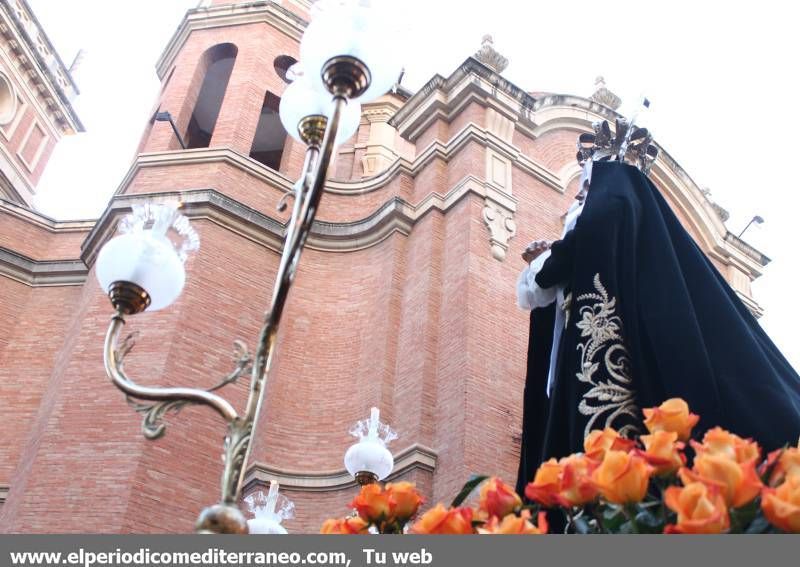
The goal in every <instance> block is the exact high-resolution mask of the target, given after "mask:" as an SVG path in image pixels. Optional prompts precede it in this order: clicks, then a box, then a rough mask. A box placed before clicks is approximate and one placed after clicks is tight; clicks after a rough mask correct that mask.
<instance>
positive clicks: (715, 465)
mask: <svg viewBox="0 0 800 567" xmlns="http://www.w3.org/2000/svg"><path fill="white" fill-rule="evenodd" d="M678 474H679V475H680V477H681V480H682V481H683V484H690V483H692V482H704V483H706V484H710V485H715V486H717V487H719V489H720V491H721V492H722V495H723V496H724V498H725V502H727V504H728V506H733V507H734V508H739V507H740V506H744V505H745V504H747V503H748V502H751V501H752V500H753V499H754V498H755V497H756V496H758V494H759V492H761V487H762V483H761V479H760V478H758V473H757V472H756V467H755V461H749V462H747V463H741V464H740V463H737V462H736V461H734V460H733V459H729V458H727V457H723V456H720V455H714V454H701V455H698V456H697V457H695V459H694V466H693V467H692V469H691V470H689V469H686V468H683V469H681V470H680V471H679V473H678Z"/></svg>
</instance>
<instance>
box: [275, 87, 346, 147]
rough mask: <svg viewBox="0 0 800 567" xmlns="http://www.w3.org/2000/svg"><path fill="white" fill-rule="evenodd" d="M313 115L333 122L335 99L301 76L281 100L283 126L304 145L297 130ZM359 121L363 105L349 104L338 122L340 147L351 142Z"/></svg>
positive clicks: (287, 89) (337, 137)
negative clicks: (303, 121)
mask: <svg viewBox="0 0 800 567" xmlns="http://www.w3.org/2000/svg"><path fill="white" fill-rule="evenodd" d="M313 115H319V116H327V117H328V119H329V120H330V117H331V115H333V98H332V97H331V94H330V93H329V92H328V91H327V90H325V89H324V88H323V87H322V86H321V82H320V84H318V85H316V87H315V85H314V84H313V83H312V81H310V80H309V79H308V78H307V77H306V76H305V75H299V74H298V75H297V78H296V79H295V80H294V81H293V82H292V83H290V84H289V86H287V87H286V90H285V91H284V92H283V96H282V97H281V106H280V117H281V123H282V124H283V127H284V128H285V129H286V131H287V132H288V133H289V135H290V136H292V137H293V138H294V139H295V140H298V141H301V142H302V141H303V140H302V139H301V138H300V133H299V131H298V126H299V124H300V122H301V121H302V120H303V119H304V118H306V117H307V116H313ZM360 121H361V105H360V104H359V103H358V102H357V101H355V100H350V101H348V102H347V105H346V106H345V107H344V110H343V111H342V115H341V118H340V119H339V129H338V130H337V131H336V141H335V143H336V144H337V145H339V144H341V143H343V142H346V141H347V140H348V139H350V138H351V137H352V136H353V134H355V133H356V131H357V130H358V124H359V122H360Z"/></svg>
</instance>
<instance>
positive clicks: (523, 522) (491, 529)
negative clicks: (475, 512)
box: [478, 510, 547, 535]
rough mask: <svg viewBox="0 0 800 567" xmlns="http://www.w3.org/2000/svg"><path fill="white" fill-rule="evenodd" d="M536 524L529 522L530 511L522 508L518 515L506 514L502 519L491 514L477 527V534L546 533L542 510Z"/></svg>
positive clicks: (545, 521) (544, 516) (545, 522)
mask: <svg viewBox="0 0 800 567" xmlns="http://www.w3.org/2000/svg"><path fill="white" fill-rule="evenodd" d="M536 523H537V524H538V525H537V526H534V525H533V524H532V523H531V511H530V510H523V511H522V513H521V514H520V515H519V516H516V515H514V514H508V515H507V516H505V517H504V518H503V520H502V521H500V520H498V519H497V516H492V518H491V520H489V522H488V523H487V524H486V525H485V526H483V527H482V528H478V533H479V534H496V535H515V534H524V535H541V534H546V533H547V515H546V514H545V513H544V512H539V517H538V519H537V522H536Z"/></svg>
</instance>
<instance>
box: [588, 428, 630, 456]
mask: <svg viewBox="0 0 800 567" xmlns="http://www.w3.org/2000/svg"><path fill="white" fill-rule="evenodd" d="M635 445H636V442H635V441H633V440H632V439H625V438H624V437H620V435H619V433H617V432H616V431H615V430H613V429H611V428H610V427H606V428H605V429H603V430H602V431H601V430H600V429H595V430H594V431H592V432H590V433H589V435H587V436H586V439H584V440H583V450H584V451H586V455H587V456H588V457H589V458H590V459H594V460H595V461H598V462H600V461H602V460H603V457H605V455H606V451H609V450H611V451H625V452H627V451H630V450H631V449H633V447H634V446H635Z"/></svg>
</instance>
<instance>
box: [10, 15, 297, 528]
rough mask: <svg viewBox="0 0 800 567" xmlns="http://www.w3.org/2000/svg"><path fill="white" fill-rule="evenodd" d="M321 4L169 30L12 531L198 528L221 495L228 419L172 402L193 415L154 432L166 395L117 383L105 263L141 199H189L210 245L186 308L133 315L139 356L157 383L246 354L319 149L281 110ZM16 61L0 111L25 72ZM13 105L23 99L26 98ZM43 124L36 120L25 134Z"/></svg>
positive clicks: (28, 443)
mask: <svg viewBox="0 0 800 567" xmlns="http://www.w3.org/2000/svg"><path fill="white" fill-rule="evenodd" d="M0 6H2V8H3V10H7V9H8V3H6V2H2V4H0ZM309 8H310V3H308V2H304V1H299V0H294V1H286V2H247V3H240V4H236V3H225V2H201V3H200V5H198V6H197V7H196V8H194V9H191V10H189V11H188V12H187V13H186V15H185V17H184V19H183V20H182V22H181V23H180V25H179V26H178V29H177V30H176V31H175V34H174V35H173V36H172V38H171V39H170V40H169V42H168V44H167V46H166V48H165V50H164V52H163V54H162V56H161V58H160V59H159V61H158V62H157V66H156V71H157V73H158V76H159V78H160V79H161V82H162V87H161V90H160V92H159V95H158V99H157V101H156V102H155V104H154V105H153V109H152V113H151V115H150V120H149V121H148V123H147V125H146V127H145V130H144V132H143V134H142V137H141V141H140V145H139V151H138V152H137V155H136V157H135V158H134V160H133V162H132V164H131V166H130V168H129V170H128V172H127V173H126V175H125V176H124V178H123V179H122V180H121V183H120V185H119V188H118V190H117V192H116V193H115V195H114V196H113V197H112V199H111V201H110V203H109V205H108V207H107V209H106V210H105V212H104V213H103V215H102V216H101V217H100V218H99V219H98V220H97V222H96V223H95V224H94V226H93V228H92V229H91V232H89V234H88V236H86V238H85V240H84V241H83V245H82V247H81V260H82V261H83V263H85V265H86V266H87V267H88V270H89V271H88V274H87V275H86V279H85V284H84V285H83V286H82V288H80V291H79V294H77V295H76V298H75V300H74V302H73V303H70V305H69V306H68V307H64V309H69V313H67V315H68V316H69V322H68V323H67V329H66V332H65V335H64V336H65V337H66V339H65V340H64V341H63V344H62V345H60V346H59V348H60V350H59V351H58V354H57V355H56V357H55V359H54V360H57V362H56V363H55V366H54V367H53V368H52V369H51V370H50V371H49V372H50V375H49V376H44V377H43V381H44V386H43V394H42V402H41V405H40V407H39V409H38V413H37V414H36V415H35V416H34V419H33V420H32V421H31V423H32V425H30V429H31V430H30V431H29V432H28V434H27V435H26V436H25V437H24V438H23V439H22V440H20V443H21V445H22V446H21V448H20V449H19V451H20V455H19V460H18V465H17V466H16V469H15V470H14V473H13V474H12V475H11V478H10V482H9V483H8V484H9V485H10V491H9V494H8V499H7V500H6V502H5V503H4V505H3V507H2V512H3V524H4V527H3V529H4V530H6V529H7V530H9V531H12V532H51V533H52V532H61V531H70V530H77V531H81V532H103V533H110V532H112V533H113V532H179V533H180V532H191V531H192V530H193V523H194V519H195V518H196V517H197V515H198V513H199V511H200V510H201V509H202V508H204V507H205V506H207V505H209V504H210V503H213V502H214V501H216V500H217V499H218V498H219V480H218V479H219V477H220V473H221V465H220V463H219V459H218V458H217V457H216V455H219V454H220V453H221V452H222V440H223V437H224V433H225V424H224V422H221V421H220V420H219V419H218V417H217V416H216V415H212V414H210V412H208V411H207V410H205V409H204V408H195V407H187V408H177V407H175V408H172V409H171V411H170V412H169V414H170V415H171V414H172V413H173V412H175V411H176V410H180V412H181V414H182V415H181V416H180V418H179V419H175V418H168V419H167V420H166V422H167V428H166V432H165V435H164V436H163V437H162V438H160V439H158V440H156V441H150V440H146V439H144V438H143V436H142V434H141V431H140V429H141V421H142V418H143V416H144V415H147V412H148V411H150V410H152V407H149V406H146V405H141V404H140V405H136V404H131V405H129V404H128V403H126V400H125V397H124V396H123V395H122V394H121V393H120V392H119V391H118V390H117V389H116V388H114V387H113V386H112V385H111V384H109V382H108V379H107V377H106V376H105V373H104V370H103V365H102V340H99V337H100V336H101V335H102V332H103V331H102V330H103V329H105V328H106V326H107V324H108V320H109V318H110V316H111V314H112V311H111V308H110V305H109V303H108V299H107V297H106V296H105V292H104V290H101V289H100V287H99V285H98V284H97V282H96V278H95V274H94V264H95V260H96V257H97V253H98V251H99V249H100V248H101V247H102V245H103V244H104V243H105V242H107V241H108V239H110V238H111V237H113V236H114V234H115V231H116V227H117V224H118V221H119V220H120V219H121V217H122V216H124V215H125V214H127V213H128V212H129V211H130V210H131V207H132V206H133V205H135V204H140V203H144V202H146V201H154V202H159V201H165V200H169V201H173V202H174V201H180V202H181V204H182V212H183V213H184V214H185V215H186V216H188V217H189V218H190V219H191V221H192V225H193V226H194V227H195V229H196V230H197V232H198V234H199V236H200V241H201V251H202V254H198V255H197V256H196V257H195V258H193V259H191V260H190V261H188V262H187V264H186V271H187V284H186V286H185V287H184V290H183V294H182V296H181V298H180V299H179V300H178V301H177V302H176V303H175V304H174V305H172V306H171V307H170V309H168V310H164V311H158V312H153V313H150V312H147V313H143V314H141V315H139V316H137V317H136V318H133V319H132V320H131V321H129V324H128V328H127V329H126V331H125V332H126V333H127V332H134V333H136V334H138V338H137V340H136V345H135V347H134V348H133V351H132V353H131V355H130V358H129V361H128V360H127V359H126V370H127V371H128V372H129V374H130V375H131V376H132V377H135V379H136V380H137V381H140V382H141V383H143V384H158V385H178V384H181V385H189V386H195V387H205V388H210V387H212V386H213V385H214V383H215V382H216V381H217V378H218V377H219V378H222V377H224V376H226V375H227V374H228V373H229V372H230V371H231V370H232V369H233V368H234V364H235V359H234V348H233V341H234V340H235V339H238V338H241V339H244V340H246V341H247V342H248V343H249V344H250V345H251V346H252V343H253V341H254V340H255V337H257V334H258V329H259V327H260V324H261V320H262V316H263V310H262V309H263V307H262V306H264V305H267V304H268V299H269V294H270V289H268V285H265V282H269V281H271V279H272V277H271V275H272V274H274V273H275V271H276V268H277V263H278V254H277V251H278V250H279V249H280V246H281V243H282V230H283V228H282V227H283V223H284V222H285V218H281V215H280V214H279V213H278V212H277V210H276V206H277V204H278V202H279V200H280V199H281V198H282V197H283V196H284V195H285V194H286V193H287V192H288V191H289V190H290V189H291V187H292V184H293V180H294V179H296V178H297V177H298V176H299V174H300V170H301V168H302V164H303V158H304V148H303V147H300V146H299V144H297V143H296V142H294V140H293V139H292V138H291V137H290V136H287V135H286V132H285V131H284V130H283V127H282V126H281V124H280V121H279V119H278V115H277V111H278V105H279V102H280V97H281V95H282V93H283V90H284V88H285V86H286V83H285V82H284V81H283V79H282V78H281V74H282V73H285V70H286V67H287V66H288V64H289V63H291V62H293V61H294V60H296V59H297V58H298V51H299V40H300V37H301V35H302V33H303V30H304V29H305V26H306V21H307V18H308V9H309ZM4 55H5V54H4ZM2 65H5V60H3V61H0V110H2V103H3V98H2V96H3V93H4V92H6V91H8V90H9V89H6V91H3V90H2V87H3V85H4V84H5V83H3V80H5V79H4V77H6V76H10V74H11V71H8V70H6V68H5V67H3V66H2ZM66 76H67V75H65V77H66ZM8 96H11V95H8ZM6 98H8V97H6ZM56 102H59V103H60V104H62V106H61V110H62V111H63V116H62V122H61V123H57V121H56V119H55V117H53V120H52V124H50V123H44V122H42V124H44V125H43V126H42V129H43V130H47V131H48V132H49V131H50V130H51V129H55V128H56V126H57V125H58V124H60V126H59V127H60V128H62V129H66V130H69V129H70V128H71V129H72V130H78V129H79V128H80V124H79V122H77V119H76V118H74V117H72V115H71V114H70V112H71V107H69V106H67V105H66V103H61V102H60V99H58V100H57V101H56ZM30 104H31V106H33V103H30ZM9 105H10V106H9ZM6 106H7V107H9V108H12V109H13V101H12V102H10V103H6ZM9 112H10V111H9ZM10 113H11V112H10ZM51 113H54V111H51ZM53 116H55V114H54V115H53ZM1 118H2V116H0V119H1ZM12 120H13V119H12ZM3 128H4V126H3V125H2V124H0V134H1V133H4V132H5V130H4V129H3ZM30 128H31V127H30V126H29V124H28V123H25V122H21V123H20V125H18V127H17V130H18V132H17V133H15V134H14V138H13V139H14V141H15V142H16V140H17V138H18V137H19V132H22V131H23V130H26V129H28V130H29V129H30ZM32 135H33V134H30V136H32ZM30 136H28V138H30ZM54 137H55V136H54V135H51V138H54ZM21 147H23V149H22V150H20V151H21V153H22V155H23V156H28V153H26V152H27V150H24V144H22V146H21ZM48 151H49V150H48ZM26 159H27V157H26ZM41 159H44V158H42V157H41V156H40V157H39V160H40V161H41ZM23 165H24V164H23ZM29 193H30V191H29ZM5 195H6V193H4V196H5ZM27 197H28V195H27V194H26V195H24V196H23V199H22V200H23V201H24V202H27ZM98 332H99V333H100V335H98ZM206 382H208V383H206ZM246 390H247V384H238V383H237V384H234V385H232V386H229V387H228V388H226V396H228V397H229V399H230V401H231V402H232V403H233V404H234V405H236V406H237V407H242V406H243V405H244V401H245V398H246ZM183 414H185V415H183ZM80 447H91V450H81V449H80ZM177 471H181V472H180V474H178V473H177ZM154 503H157V505H155V504H154ZM43 509H46V513H42V511H43Z"/></svg>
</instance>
